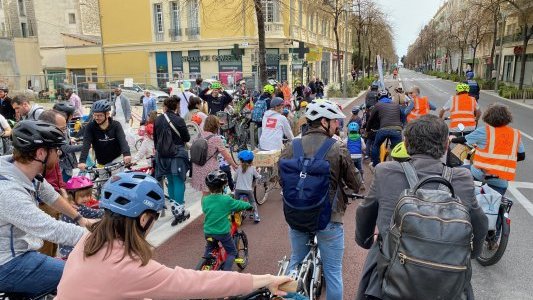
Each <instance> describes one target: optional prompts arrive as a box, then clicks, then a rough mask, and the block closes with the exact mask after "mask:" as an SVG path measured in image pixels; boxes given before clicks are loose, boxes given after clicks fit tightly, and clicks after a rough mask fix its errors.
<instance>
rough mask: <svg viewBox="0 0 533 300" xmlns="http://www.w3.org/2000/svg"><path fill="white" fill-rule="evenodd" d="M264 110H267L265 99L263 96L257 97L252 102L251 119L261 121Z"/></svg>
mask: <svg viewBox="0 0 533 300" xmlns="http://www.w3.org/2000/svg"><path fill="white" fill-rule="evenodd" d="M265 111H267V99H266V98H265V97H259V99H257V101H256V102H255V104H254V109H253V110H252V121H253V122H262V121H263V115H264V114H265Z"/></svg>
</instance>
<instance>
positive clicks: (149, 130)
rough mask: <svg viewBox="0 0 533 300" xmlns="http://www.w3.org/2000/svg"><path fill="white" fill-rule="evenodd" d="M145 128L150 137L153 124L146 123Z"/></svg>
mask: <svg viewBox="0 0 533 300" xmlns="http://www.w3.org/2000/svg"><path fill="white" fill-rule="evenodd" d="M145 130H146V134H147V135H148V136H150V137H152V136H153V135H154V124H148V125H146V127H145Z"/></svg>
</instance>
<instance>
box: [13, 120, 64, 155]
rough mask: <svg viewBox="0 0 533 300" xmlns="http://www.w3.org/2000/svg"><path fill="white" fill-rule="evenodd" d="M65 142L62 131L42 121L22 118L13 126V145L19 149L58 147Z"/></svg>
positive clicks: (30, 149) (31, 149)
mask: <svg viewBox="0 0 533 300" xmlns="http://www.w3.org/2000/svg"><path fill="white" fill-rule="evenodd" d="M65 144H66V140H65V136H64V134H63V132H62V131H61V130H60V129H59V128H57V127H56V126H55V125H52V124H50V123H46V122H43V121H34V120H24V121H20V122H18V123H17V125H16V126H15V128H13V147H15V149H17V150H20V151H24V152H27V151H33V150H35V149H38V148H48V149H51V148H59V147H61V146H63V145H65Z"/></svg>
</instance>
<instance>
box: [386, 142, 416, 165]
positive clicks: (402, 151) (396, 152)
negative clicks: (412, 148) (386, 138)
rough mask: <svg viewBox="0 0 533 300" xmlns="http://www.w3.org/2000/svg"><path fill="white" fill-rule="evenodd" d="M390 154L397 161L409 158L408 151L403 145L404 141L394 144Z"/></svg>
mask: <svg viewBox="0 0 533 300" xmlns="http://www.w3.org/2000/svg"><path fill="white" fill-rule="evenodd" d="M391 156H392V158H393V159H394V160H397V161H407V160H409V159H410V158H411V157H410V156H409V153H407V148H406V147H405V143H404V142H401V143H398V144H397V145H396V146H394V148H393V149H392V152H391Z"/></svg>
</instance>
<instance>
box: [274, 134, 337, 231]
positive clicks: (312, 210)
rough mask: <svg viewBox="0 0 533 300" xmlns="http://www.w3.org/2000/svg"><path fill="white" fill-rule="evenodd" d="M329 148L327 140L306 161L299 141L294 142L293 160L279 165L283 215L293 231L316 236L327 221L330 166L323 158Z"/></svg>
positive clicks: (286, 160) (332, 141)
mask: <svg viewBox="0 0 533 300" xmlns="http://www.w3.org/2000/svg"><path fill="white" fill-rule="evenodd" d="M333 144H335V140H334V139H332V138H329V139H327V140H326V141H324V143H323V144H322V146H320V148H319V149H318V151H317V152H316V154H315V156H314V157H310V158H308V157H305V154H304V150H303V147H302V140H301V139H294V140H293V142H292V147H293V157H292V158H285V159H280V161H279V172H280V177H281V182H282V186H283V213H284V214H285V220H286V221H287V224H289V226H290V227H291V228H292V229H294V230H298V231H301V232H316V231H318V230H322V229H324V228H326V226H327V225H328V223H329V221H330V219H331V211H332V201H330V199H329V180H330V165H329V161H328V160H326V159H324V158H325V156H326V154H327V153H328V151H329V149H330V148H331V146H333ZM335 197H336V195H335Z"/></svg>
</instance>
